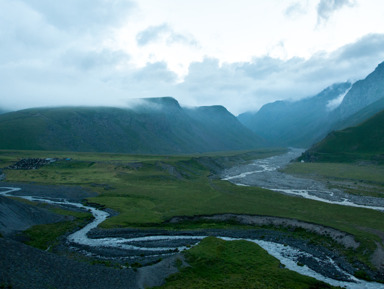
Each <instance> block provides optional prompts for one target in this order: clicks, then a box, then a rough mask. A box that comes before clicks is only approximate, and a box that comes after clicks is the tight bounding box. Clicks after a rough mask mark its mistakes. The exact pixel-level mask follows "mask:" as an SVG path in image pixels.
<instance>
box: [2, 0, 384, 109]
mask: <svg viewBox="0 0 384 289" xmlns="http://www.w3.org/2000/svg"><path fill="white" fill-rule="evenodd" d="M0 45H1V46H0V47H1V50H0V108H7V109H21V108H27V107H36V106H51V105H110V106H117V105H118V106H122V105H125V104H126V103H129V99H132V98H141V97H160V96H173V97H174V98H176V99H177V100H178V101H179V102H180V103H181V104H182V105H186V106H200V105H213V104H222V105H224V106H225V107H227V108H228V110H230V111H231V112H232V113H234V114H239V113H241V112H244V111H247V110H257V109H259V108H260V107H261V106H262V105H263V104H265V103H268V102H272V101H275V100H280V99H300V98H303V97H306V96H311V95H314V94H316V93H318V92H320V90H322V89H324V88H325V87H327V86H329V85H331V84H333V83H335V82H342V81H347V80H351V81H355V80H358V79H362V78H364V77H365V76H366V75H367V74H369V73H370V72H371V71H373V70H374V69H375V67H376V66H377V65H378V64H379V63H380V62H382V61H384V1H382V0H300V1H299V0H237V1H233V0H193V1H192V0H191V1H185V0H138V1H133V0H132V1H127V0H66V1H52V0H25V1H23V0H0Z"/></svg>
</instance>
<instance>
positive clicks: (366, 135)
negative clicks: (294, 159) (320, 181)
mask: <svg viewBox="0 0 384 289" xmlns="http://www.w3.org/2000/svg"><path fill="white" fill-rule="evenodd" d="M302 159H303V160H305V161H321V162H324V161H335V162H351V161H357V160H370V161H374V162H378V163H384V111H382V112H380V113H378V114H376V115H375V116H374V117H372V118H370V119H369V120H367V121H365V122H364V123H362V124H360V125H357V126H355V127H350V128H347V129H344V130H341V131H335V132H332V133H330V134H329V135H328V136H327V137H326V138H325V139H324V140H322V141H321V142H319V143H317V144H315V145H314V146H313V147H312V148H311V149H310V150H308V151H307V152H305V153H304V154H303V156H302Z"/></svg>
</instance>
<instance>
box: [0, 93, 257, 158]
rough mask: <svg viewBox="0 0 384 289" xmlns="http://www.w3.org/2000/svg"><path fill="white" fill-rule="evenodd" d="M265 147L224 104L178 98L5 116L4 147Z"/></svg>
mask: <svg viewBox="0 0 384 289" xmlns="http://www.w3.org/2000/svg"><path fill="white" fill-rule="evenodd" d="M260 145H261V141H260V138H258V137H257V136H256V135H255V134H254V133H252V132H251V131H250V130H248V129H247V128H245V127H244V126H242V125H241V124H240V123H239V122H238V121H237V119H236V118H235V117H234V116H233V115H232V114H230V113H229V112H228V111H227V110H226V109H225V108H223V107H212V108H209V107H206V108H200V109H195V110H191V109H183V108H181V107H180V105H179V104H178V102H177V101H176V100H174V99H173V98H159V99H149V100H146V101H145V102H143V103H142V104H141V105H138V106H135V107H134V108H130V109H128V108H125V109H123V108H111V107H61V108H36V109H28V110H22V111H17V112H11V113H6V114H2V115H0V148H1V149H21V150H54V151H83V152H87V151H88V152H119V153H136V154H142V153H144V154H185V153H197V152H209V151H229V150H243V149H251V148H255V147H258V146H260Z"/></svg>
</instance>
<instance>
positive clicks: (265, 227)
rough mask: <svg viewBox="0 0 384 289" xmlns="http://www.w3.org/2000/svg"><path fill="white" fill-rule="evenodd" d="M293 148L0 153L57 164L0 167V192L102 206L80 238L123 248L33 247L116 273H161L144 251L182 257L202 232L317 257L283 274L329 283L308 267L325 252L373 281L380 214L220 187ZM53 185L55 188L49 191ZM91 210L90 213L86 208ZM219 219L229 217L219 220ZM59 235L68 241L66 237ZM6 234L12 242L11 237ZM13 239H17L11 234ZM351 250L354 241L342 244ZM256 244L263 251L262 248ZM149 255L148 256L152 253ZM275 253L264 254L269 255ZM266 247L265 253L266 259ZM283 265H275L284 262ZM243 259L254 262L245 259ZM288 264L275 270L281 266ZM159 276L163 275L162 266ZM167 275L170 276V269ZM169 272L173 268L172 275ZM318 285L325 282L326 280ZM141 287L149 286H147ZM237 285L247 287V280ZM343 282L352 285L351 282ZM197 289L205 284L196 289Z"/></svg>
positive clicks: (6, 159) (6, 160)
mask: <svg viewBox="0 0 384 289" xmlns="http://www.w3.org/2000/svg"><path fill="white" fill-rule="evenodd" d="M299 152H300V151H296V152H294V153H293V155H292V152H291V153H288V154H287V151H286V150H272V149H263V150H258V151H249V152H242V153H238V152H237V153H222V154H216V155H206V156H166V157H164V156H137V155H122V154H120V155H119V154H95V153H66V152H61V153H58V152H38V151H35V152H31V151H2V152H1V154H0V155H1V156H0V159H1V163H2V165H4V166H7V165H9V164H12V163H14V162H15V161H16V160H17V159H18V158H20V157H21V156H22V157H23V158H27V157H32V156H33V157H35V158H39V157H40V158H44V157H50V158H53V157H55V158H57V159H58V161H56V162H54V163H51V164H48V165H45V166H42V167H40V168H39V169H36V170H12V169H3V172H5V174H6V182H3V184H2V186H4V187H9V186H14V187H20V188H22V190H21V191H19V192H14V194H16V195H31V192H33V191H36V196H39V197H43V198H44V199H46V198H55V199H57V198H66V199H69V200H75V199H78V197H80V196H81V195H82V196H83V197H80V198H84V197H85V198H86V199H87V203H89V204H91V206H98V207H99V208H101V209H102V208H105V209H106V208H108V209H107V212H109V214H111V217H110V218H107V219H106V220H105V221H104V222H102V223H101V224H100V225H99V228H98V229H93V230H92V231H90V232H89V233H88V236H89V237H91V238H96V239H95V240H103V239H104V240H105V242H107V243H111V242H112V243H113V242H114V241H112V240H113V238H117V239H119V240H120V241H119V242H121V241H122V240H124V239H125V238H128V239H127V240H125V241H123V243H124V244H126V245H124V246H128V247H127V248H124V246H123V247H121V246H120V248H119V249H112V248H111V249H107V248H106V247H104V246H105V245H103V246H101V247H100V246H96V247H93V248H94V249H92V247H89V246H88V245H85V244H83V245H74V244H73V243H72V245H71V246H69V247H67V246H68V245H65V244H66V242H65V239H61V241H60V242H59V243H57V240H55V238H54V239H53V240H54V241H48V243H46V244H44V245H43V246H42V248H44V246H45V248H46V249H48V250H50V251H51V252H54V253H56V254H60V255H63V254H64V255H66V256H71V255H72V256H73V254H74V256H78V257H76V258H77V259H78V258H80V259H82V258H84V257H80V256H83V255H84V252H88V253H87V255H88V256H90V257H87V258H90V260H94V261H92V262H96V261H97V260H98V261H97V262H99V263H108V264H115V265H112V266H115V267H120V266H127V264H129V265H128V266H129V267H130V268H131V269H124V270H128V271H129V270H133V272H135V271H134V270H136V269H134V266H138V265H133V264H140V265H139V267H141V266H143V265H146V266H144V267H143V269H141V268H140V272H141V270H149V271H150V272H152V271H151V270H155V269H151V268H152V267H151V265H150V264H151V263H152V262H155V263H156V265H152V266H158V267H159V268H162V267H161V265H160V264H163V263H162V260H163V259H164V262H165V260H168V257H167V258H165V257H159V255H158V253H155V254H154V253H151V250H152V249H150V248H152V247H153V246H154V247H157V248H159V247H160V248H161V247H162V248H164V249H165V251H166V252H167V251H168V253H167V254H166V256H167V255H168V254H169V253H170V252H169V250H171V251H174V250H176V249H177V250H176V251H180V250H183V248H186V247H190V246H191V245H192V246H193V248H194V249H193V250H191V252H195V251H196V250H199V249H198V248H200V245H197V246H195V245H194V244H196V241H198V240H200V239H202V238H203V237H206V236H212V237H213V236H217V237H221V238H224V239H225V240H228V241H229V240H238V239H239V238H240V239H246V240H260V242H259V241H257V242H258V244H261V243H262V242H261V241H267V242H272V243H273V244H281V245H283V247H282V248H286V249H288V248H291V246H293V247H292V248H296V249H298V248H299V249H300V251H301V252H310V253H313V252H317V253H316V254H317V255H316V256H317V257H316V258H313V257H306V258H303V257H300V258H299V259H295V258H294V259H293V260H296V261H293V263H292V264H293V265H292V266H293V267H289V266H288V265H285V266H288V267H287V268H289V269H292V268H296V270H299V272H301V271H300V269H301V268H308V266H309V267H311V268H317V270H320V271H318V272H320V273H322V274H325V275H326V276H328V278H331V280H332V278H335V275H334V274H335V272H338V271H337V270H336V269H334V270H330V271H328V273H327V272H325V271H322V270H321V268H330V265H329V264H328V265H324V264H323V265H320V266H319V265H316V264H318V263H317V262H319V261H315V260H322V261H321V262H325V261H326V260H328V259H327V258H328V257H325V256H332V257H333V258H336V259H337V262H336V263H337V264H338V265H339V266H342V268H343V270H347V272H349V273H348V274H352V275H356V276H363V275H364V276H366V277H365V278H369V279H376V280H381V277H380V276H381V275H380V274H381V273H380V272H381V271H380V269H379V271H376V270H378V268H381V265H380V264H377V263H375V262H377V259H374V258H373V256H376V255H375V254H376V253H377V252H378V251H377V250H378V247H377V246H378V245H377V244H378V243H377V242H378V241H377V238H378V235H377V234H376V233H375V232H379V231H382V230H383V229H384V228H382V222H381V220H382V213H381V212H376V211H375V210H367V209H363V208H351V207H346V206H339V205H332V204H328V203H319V202H317V201H313V200H306V199H303V198H297V197H292V196H289V195H284V194H281V193H279V192H275V191H273V190H268V189H262V188H259V187H264V185H262V184H258V183H253V185H255V186H244V185H245V184H246V183H243V186H239V185H235V184H231V183H230V182H228V180H229V181H231V182H235V183H237V184H239V180H238V179H236V175H239V174H240V175H245V178H242V180H247V179H248V180H250V179H252V174H253V173H254V171H255V170H254V169H253V172H252V170H251V171H249V172H250V173H247V170H244V169H241V168H242V166H245V167H246V168H249V166H251V167H252V166H253V168H255V166H254V165H252V164H253V163H254V162H255V161H254V159H259V160H256V163H257V162H261V163H262V165H263V166H264V169H267V168H270V167H271V164H268V160H269V159H276V158H277V159H279V158H282V157H283V156H285V155H287V156H288V158H287V157H285V159H287V160H289V159H290V158H292V157H293V156H298V155H299ZM273 155H276V156H273ZM283 159H284V157H283ZM256 171H257V169H256ZM267 171H268V169H267ZM270 171H272V170H270ZM221 179H224V180H221ZM226 179H227V180H226ZM261 179H264V180H267V179H268V180H271V179H273V178H269V177H268V178H266V177H265V176H263V177H261ZM278 179H279V178H278ZM247 185H249V184H247ZM47 186H48V187H47ZM74 186H75V187H78V186H81V187H82V188H83V190H85V191H84V193H81V192H80V191H78V193H76V189H74ZM256 186H257V187H256ZM276 186H277V183H275V184H274V187H275V188H276ZM34 187H36V189H34ZM55 188H60V189H59V190H57V189H55ZM66 188H73V189H70V190H69V191H72V193H71V194H70V195H68V196H66V193H65V191H66ZM79 194H80V195H79ZM92 204H93V205H92ZM30 205H32V204H30ZM33 206H34V205H33ZM39 206H40V205H39ZM61 208H62V209H65V210H67V209H68V208H66V207H65V206H64V207H63V206H61ZM91 210H94V209H92V208H91ZM100 212H103V211H100ZM228 213H230V214H229V215H228ZM67 214H68V213H67ZM103 214H104V213H103ZM226 214H227V215H226ZM175 216H185V218H184V219H183V218H180V217H179V218H178V219H177V218H176V219H175V218H174V217H175ZM199 216H201V217H199ZM210 216H211V217H210ZM215 216H216V217H215ZM247 216H248V217H247ZM252 216H254V218H256V219H254V221H245V220H248V219H249V217H252ZM257 216H260V217H257ZM262 216H266V217H262ZM271 216H273V218H271ZM358 216H361V217H358ZM276 217H277V218H276ZM176 220H177V221H176ZM249 220H252V219H249ZM3 221H4V220H3ZM310 224H313V225H310ZM314 224H318V225H314ZM39 226H41V225H39ZM43 226H44V225H43ZM311 226H312V227H311ZM33 228H34V227H32V230H33ZM37 228H39V230H41V228H40V227H36V230H37ZM328 228H333V230H336V231H334V233H331V232H332V230H330V229H328ZM363 228H364V229H363ZM71 230H73V229H71ZM40 232H44V231H40ZM343 232H345V233H343ZM60 234H62V233H60ZM340 234H341V235H340ZM343 234H345V235H344V237H341V236H343ZM37 235H38V234H37ZM66 235H67V236H68V233H66ZM14 236H17V235H14ZM30 236H34V235H33V234H32V235H30ZM151 236H153V237H151ZM162 236H163V237H162ZM332 236H334V237H332ZM336 236H339V237H336ZM352 236H353V237H352ZM10 237H11V238H12V235H11V236H10ZM57 237H58V238H59V237H60V236H59V235H58V236H57ZM351 237H352V239H351V241H348V242H347V243H343V241H342V240H348V238H351ZM13 238H15V237H13ZM18 238H19V239H20V237H18ZM29 238H31V237H29ZM108 238H110V239H108ZM111 238H112V239H111ZM340 238H341V239H340ZM172 240H173V241H172ZM40 242H41V241H40ZM43 242H46V241H43ZM49 242H52V243H49ZM206 242H208V241H204V242H203V243H202V246H203V244H206V245H208V244H209V245H208V247H207V248H206V249H203V250H212V249H213V247H211V246H222V245H219V244H220V243H216V241H215V242H213V241H209V242H208V243H206ZM351 242H352V243H351ZM70 244H71V242H70ZM351 244H354V245H352V246H351ZM41 245H42V244H40V246H41ZM129 246H134V247H135V246H136V247H137V246H139V247H141V246H144V247H143V248H146V249H145V250H144V251H142V249H138V250H139V251H138V252H137V253H134V250H133V251H132V248H133V247H129ZM204 246H205V245H204ZM286 246H288V247H286ZM262 247H263V246H262ZM103 248H104V249H103ZM129 248H130V249H129ZM195 248H196V249H195ZM203 248H204V247H203ZM263 248H265V249H267V251H268V248H269V247H268V246H267V247H263ZM164 249H162V250H164ZM84 250H85V251H84ZM156 250H158V249H156ZM156 250H155V251H152V252H156ZM247 250H250V249H247ZM275 250H276V249H272V251H275ZM272 251H269V252H270V253H271V252H272ZM82 252H83V253H82ZM129 252H130V253H129ZM157 252H158V251H157ZM185 252H186V253H183V254H182V255H180V253H177V252H176V254H177V255H176V256H186V258H187V262H193V261H191V260H192V259H193V258H192V257H191V256H192V255H190V254H193V253H189V251H185ZM207 252H208V251H207ZM320 252H321V253H320ZM172 254H175V253H172ZM201 254H202V256H203V255H204V254H205V253H203V252H200V253H199V255H201ZM280 254H282V253H280ZM287 254H288V253H285V254H283V255H282V256H284V255H286V256H287ZM302 254H303V253H301V256H302ZM319 254H320V255H319ZM322 254H323V255H322ZM329 254H331V255H329ZM288 255H289V254H288ZM123 256H124V257H123ZM151 256H153V257H151ZM188 256H189V257H188ZM321 256H323V257H321ZM212 257H213V256H212ZM228 257H229V256H228ZM72 258H73V257H72ZM76 258H75V259H76ZM111 258H112V259H111ZM169 258H175V257H169ZM177 258H178V257H177ZM191 258H192V259H191ZM222 258H224V259H223V262H227V261H228V260H227V259H225V258H227V257H224V256H223V257H222ZM319 258H320V259H319ZM372 258H373V259H372ZM282 260H283V259H281V260H280V262H283V263H284V261H282ZM378 260H380V258H379V259H378ZM157 262H160V263H157ZM175 262H176V261H175ZM207 262H208V261H207ZM250 262H253V261H251V260H250ZM268 262H269V261H268ZM289 262H292V261H289ZM289 262H288V263H284V264H290V263H289ZM302 262H304V263H302ZM298 263H299V264H304V267H301V266H302V265H300V266H298V265H297V264H298ZM229 264H231V263H229ZM229 264H228V266H229V267H228V268H227V270H232V269H230V268H232V267H231V266H233V265H234V264H232V265H229ZM295 264H296V265H295ZM357 264H359V265H357ZM197 266H198V267H196V269H199V270H201V268H203V265H202V264H199V265H197ZM356 266H357V267H356ZM146 268H147V269H146ZM180 268H181V267H180ZM373 268H376V269H373ZM120 270H121V269H120ZM156 270H157V269H156ZM156 270H155V271H156ZM158 270H159V272H162V270H163V269H158ZM174 270H176V271H177V268H176V269H174ZM335 270H336V271H335ZM171 271H172V270H171ZM176 271H172V273H173V272H176ZM278 271H279V270H278ZM181 272H182V273H180V274H181V275H180V277H177V276H179V275H175V276H174V277H172V278H171V279H170V280H175V281H173V282H176V283H175V284H177V282H179V281H176V280H178V278H185V277H183V276H185V275H183V274H191V272H190V270H188V267H186V268H185V269H182V270H181ZM183 272H185V273H183ZM188 272H189V273H188ZM359 272H361V273H359ZM362 272H364V274H362ZM301 273H302V272H301ZM130 274H131V273H130ZM169 274H170V273H169ZM194 274H197V273H194ZM242 274H245V275H244V276H246V275H247V273H245V271H244V272H243V273H242ZM280 274H282V272H280V273H277V275H276V276H275V277H274V278H277V279H275V281H273V280H268V282H269V283H270V282H280V281H277V280H279V279H278V278H280V277H278V276H280ZM284 274H285V273H284ZM329 274H330V275H329ZM160 275H161V278H159V279H158V280H157V281H156V282H159V283H156V282H155V281H154V282H155V283H151V284H158V285H160V284H162V282H163V281H162V280H164V278H165V277H166V276H168V273H167V274H166V273H164V274H160ZM220 276H221V275H220V274H219V275H218V276H217V278H222V277H223V276H221V277H220ZM281 276H282V275H281ZM341 276H343V275H340V276H339V277H336V279H339V280H340V278H341V280H343V277H341ZM368 276H369V277H368ZM143 278H144V277H143ZM189 278H192V277H189ZM193 278H195V279H193ZM193 278H192V279H191V280H190V281H189V282H192V283H193V282H196V281H197V280H199V279H201V276H200V275H195V277H193ZM196 278H197V279H196ZM284 278H285V277H284ZM297 278H298V277H294V278H293V279H294V280H296V281H292V282H298V283H297V284H301V282H304V284H305V283H306V282H308V281H303V280H301V281H298V280H299V279H300V278H299V279H297ZM141 280H147V279H145V278H144V279H141ZM159 280H160V281H159ZM180 280H182V279H180ZM209 280H210V278H208V279H207V282H208V283H207V285H205V286H207V288H208V287H210V286H211V285H212V283H210V282H213V280H212V281H209ZM251 280H253V278H251V277H249V279H248V281H247V282H251ZM325 280H326V281H327V279H325ZM143 282H144V281H143ZM146 282H149V281H148V280H147V281H146ZM215 282H216V281H215ZM226 282H227V281H226ZM228 282H230V281H228ZM233 282H235V281H233ZM236 282H239V281H236ZM236 282H235V283H228V285H229V284H232V285H233V286H235V285H234V284H240V283H236ZM258 282H260V281H258ZM310 282H313V281H310ZM315 282H316V281H315ZM328 282H330V281H328ZM332 282H333V281H332ZM332 282H331V284H334V285H337V284H341V283H337V282H338V281H337V282H336V283H332ZM148 284H149V283H148ZM166 284H168V285H166V286H171V284H172V282H167V283H166ZM208 284H211V285H208ZM225 284H227V283H225ZM244 284H248V285H249V284H251V283H244ZM244 284H243V285H244ZM351 284H352V285H353V283H351ZM248 285H244V286H248ZM352 285H351V286H352ZM135 286H139V285H135ZM153 286H155V285H153ZM297 286H298V285H297ZM322 286H323V285H322ZM324 286H325V285H324ZM357 286H359V285H357ZM373 286H374V287H372V288H377V286H379V285H377V284H374V285H373ZM375 286H376V287H375ZM131 288H136V287H131ZM202 288H204V286H203V285H202ZM287 288H289V287H287ZM303 288H307V287H303ZM349 288H354V287H349ZM356 288H359V287H356ZM367 288H369V287H367Z"/></svg>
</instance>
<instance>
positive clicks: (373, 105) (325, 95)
mask: <svg viewBox="0 0 384 289" xmlns="http://www.w3.org/2000/svg"><path fill="white" fill-rule="evenodd" d="M381 110H384V62H383V63H381V64H379V65H378V66H377V67H376V69H375V70H374V71H373V72H372V73H370V74H369V75H368V76H367V77H366V78H365V79H363V80H359V81H357V82H355V83H354V84H353V85H352V86H351V84H350V83H341V84H335V85H332V86H330V87H328V88H327V89H325V90H323V91H322V92H321V93H319V94H318V95H315V96H313V97H309V98H305V99H303V100H299V101H296V102H288V101H277V102H274V103H269V104H266V105H264V106H263V107H262V108H261V109H260V110H259V111H258V112H256V113H245V114H242V115H239V116H238V119H239V120H240V122H242V123H243V124H244V125H245V126H247V127H248V128H250V129H251V130H252V131H254V132H255V133H256V134H257V135H259V136H261V137H262V138H264V139H265V141H266V143H267V144H269V145H271V146H294V147H309V146H311V145H312V144H314V143H315V142H318V141H320V140H321V139H322V138H323V137H325V136H326V135H327V134H328V133H329V132H331V131H333V130H340V129H344V128H347V127H350V126H354V125H357V124H359V123H361V122H363V121H365V120H367V119H368V118H370V117H372V116H373V115H375V114H376V113H378V112H380V111H381Z"/></svg>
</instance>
